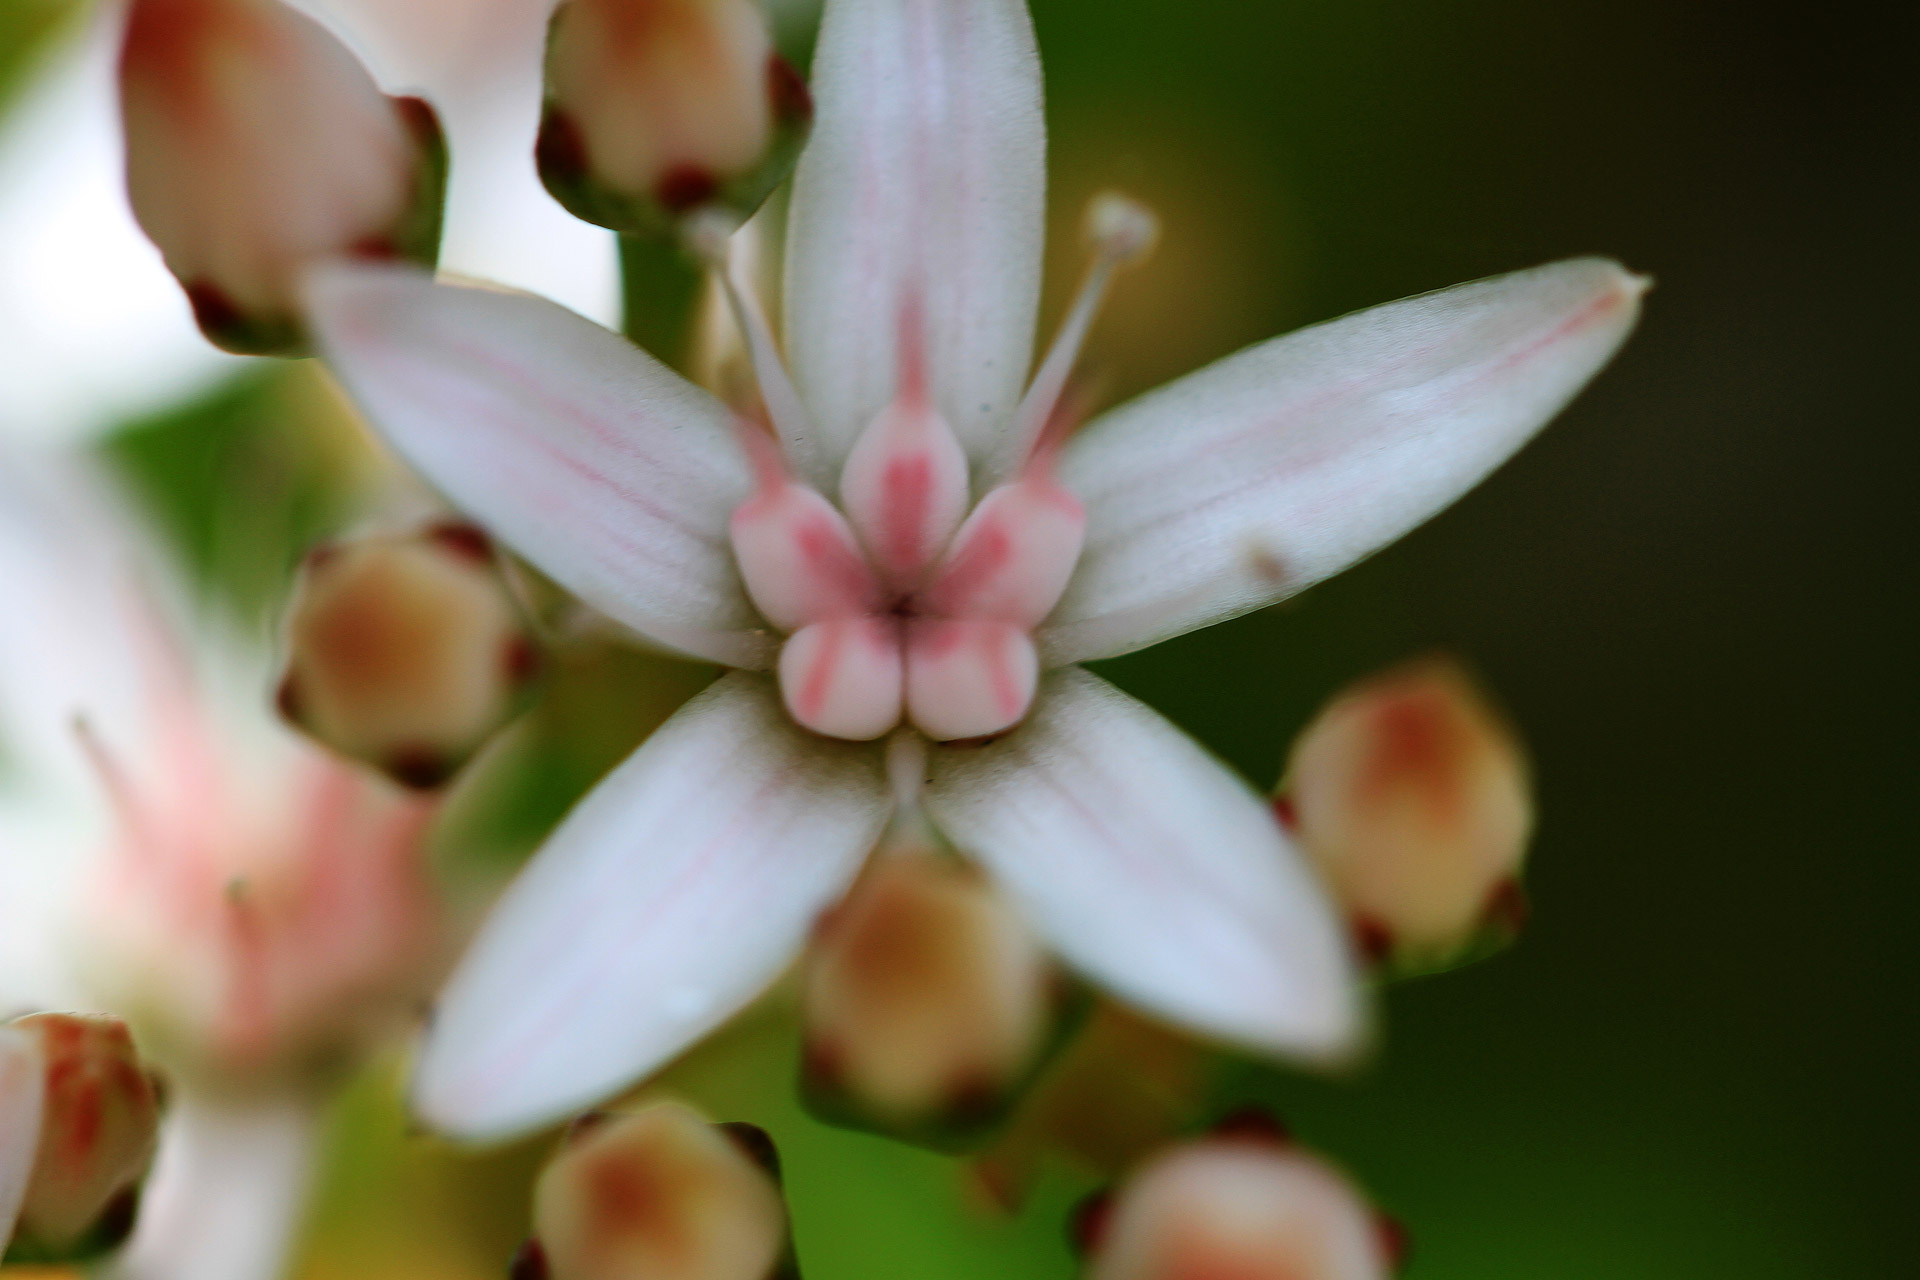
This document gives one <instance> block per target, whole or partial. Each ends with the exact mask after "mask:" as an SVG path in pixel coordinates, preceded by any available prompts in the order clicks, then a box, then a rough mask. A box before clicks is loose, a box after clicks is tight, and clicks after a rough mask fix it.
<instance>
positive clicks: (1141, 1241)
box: [1081, 1134, 1396, 1280]
mask: <svg viewBox="0 0 1920 1280" xmlns="http://www.w3.org/2000/svg"><path fill="white" fill-rule="evenodd" d="M1081 1223H1082V1225H1083V1227H1084V1228H1085V1230H1084V1231H1083V1235H1082V1244H1083V1246H1084V1247H1085V1249H1086V1252H1087V1255H1088V1266H1087V1276H1088V1278H1089V1280H1200V1277H1215V1276H1218V1277H1227V1276H1231V1277H1233V1278H1234V1280H1385V1277H1387V1276H1389V1275H1391V1274H1392V1273H1393V1271H1394V1269H1395V1267H1396V1258H1395V1253H1394V1244H1393V1241H1392V1240H1391V1238H1390V1236H1389V1233H1388V1232H1386V1231H1383V1229H1382V1225H1381V1220H1380V1219H1379V1217H1378V1216H1377V1215H1376V1214H1375V1213H1374V1211H1373V1209H1372V1207H1371V1206H1370V1205H1368V1203H1367V1202H1366V1200H1365V1199H1364V1198H1362V1196H1361V1195H1360V1194H1359V1193H1358V1192H1357V1191H1355V1190H1354V1188H1353V1187H1352V1186H1351V1185H1350V1184H1349V1183H1348V1182H1347V1180H1346V1179H1345V1178H1344V1177H1342V1176H1341V1175H1340V1174H1339V1173H1338V1172H1337V1171H1336V1170H1334V1169H1333V1168H1332V1167H1331V1166H1329V1165H1327V1164H1326V1163H1325V1162H1324V1161H1321V1160H1319V1159H1317V1158H1315V1157H1314V1156H1312V1155H1309V1154H1308V1153H1306V1152H1304V1151H1302V1150H1300V1149H1299V1148H1297V1147H1294V1146H1291V1145H1289V1144H1285V1143H1281V1142H1273V1141H1266V1140H1259V1139H1250V1138H1248V1137H1245V1136H1242V1135H1238V1134H1221V1135H1217V1136H1213V1137H1208V1138H1203V1139H1200V1140H1199V1141H1195V1142H1188V1143H1184V1144H1182V1145H1180V1146H1177V1147H1173V1148H1171V1149H1169V1150H1166V1151H1164V1152H1162V1153H1161V1154H1160V1155H1158V1156H1156V1157H1154V1158H1153V1159H1152V1160H1150V1161H1148V1162H1147V1163H1146V1164H1145V1165H1144V1166H1142V1167H1141V1168H1140V1169H1139V1171H1138V1172H1136V1173H1135V1174H1134V1175H1133V1176H1132V1177H1131V1178H1129V1179H1128V1180H1127V1182H1126V1183H1125V1184H1124V1185H1123V1186H1122V1187H1121V1188H1120V1189H1119V1191H1118V1192H1117V1193H1116V1194H1115V1195H1114V1196H1113V1198H1112V1199H1111V1200H1110V1201H1109V1202H1107V1203H1106V1204H1104V1205H1103V1206H1101V1207H1100V1210H1099V1211H1098V1212H1097V1213H1093V1214H1087V1215H1083V1216H1082V1219H1081Z"/></svg>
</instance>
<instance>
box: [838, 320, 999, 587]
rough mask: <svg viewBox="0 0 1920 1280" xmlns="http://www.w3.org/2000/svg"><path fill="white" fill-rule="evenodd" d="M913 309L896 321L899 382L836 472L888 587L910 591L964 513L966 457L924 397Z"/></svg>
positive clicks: (844, 503) (845, 505)
mask: <svg viewBox="0 0 1920 1280" xmlns="http://www.w3.org/2000/svg"><path fill="white" fill-rule="evenodd" d="M921 329H922V323H921V320H920V318H919V314H918V310H917V308H914V307H908V308H905V315H903V317H902V321H901V347H902V349H903V352H904V354H903V357H902V359H901V374H900V387H899V391H898V392H897V394H896V397H895V399H894V401H893V403H892V404H890V405H888V406H887V407H886V408H885V409H882V410H881V411H880V414H879V416H878V417H876V418H875V419H874V420H873V422H872V423H871V424H870V425H869V426H868V427H867V429H866V431H864V432H863V433H862V434H861V436H860V438H859V440H857V441H856V442H855V443H854V446H853V451H852V452H851V453H849V454H848V455H847V462H846V468H845V470H843V471H842V472H841V474H840V506H841V508H842V509H843V510H844V511H845V512H846V513H847V519H848V520H849V521H850V522H851V523H852V525H853V527H854V530H855V531H856V532H857V533H858V534H859V535H860V541H861V543H862V545H864V546H865V547H866V549H867V555H868V558H869V559H870V560H871V561H872V563H873V566H874V568H875V570H876V571H877V572H878V573H879V574H880V577H881V579H882V580H883V581H884V582H885V583H886V585H887V586H889V587H892V588H895V589H896V590H910V589H912V588H914V587H916V586H918V585H920V580H921V578H923V577H924V576H925V575H926V572H927V570H928V569H929V568H930V567H931V566H932V565H933V563H934V562H935V561H936V560H937V559H938V558H939V557H940V555H941V553H942V552H944V551H945V550H946V547H947V542H948V540H949V539H950V538H952V537H953V533H954V530H956V529H958V528H959V527H960V521H961V518H962V517H964V516H965V515H966V513H967V496H968V495H967V457H966V454H965V453H964V452H963V451H962V450H961V448H960V441H959V439H958V438H957V437H956V436H955V435H954V434H953V428H952V427H950V426H948V425H947V420H946V419H945V418H943V417H941V416H940V411H939V410H938V409H936V408H935V407H934V405H933V401H932V399H931V397H930V396H929V394H928V389H927V372H926V360H925V354H924V351H923V350H922V348H923V346H924V338H923V336H922V333H921Z"/></svg>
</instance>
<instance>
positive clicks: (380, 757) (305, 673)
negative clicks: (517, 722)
mask: <svg viewBox="0 0 1920 1280" xmlns="http://www.w3.org/2000/svg"><path fill="white" fill-rule="evenodd" d="M287 644H288V653H287V670H286V675H285V677H284V678H283V679H282V681H281V685H280V706H281V709H282V711H283V712H284V713H285V714H286V715H287V716H288V717H289V718H290V719H292V720H293V721H294V722H295V723H296V724H298V725H299V726H300V727H301V728H302V729H304V730H306V732H307V733H309V734H311V735H312V736H313V737H315V738H317V739H319V740H320V741H321V742H323V743H325V744H326V745H327V746H330V747H332V748H333V749H334V750H336V751H338V752H340V753H341V754H343V755H346V756H349V757H352V758H354V759H357V760H363V761H366V762H367V763H369V764H372V765H374V766H375V767H377V768H379V769H382V770H384V771H385V772H386V773H387V774H388V775H389V776H391V777H392V778H394V779H395V780H396V781H399V782H401V783H403V784H405V785H407V786H411V787H433V786H438V785H439V784H440V783H442V782H444V781H446V780H447V779H448V778H449V777H451V776H452V775H453V773H454V772H455V771H456V770H457V769H458V768H459V767H460V766H461V765H462V764H463V763H465V761H466V760H467V759H468V758H469V757H470V756H471V755H472V754H473V753H474V752H475V751H476V750H478V749H479V748H480V747H481V746H482V745H483V744H484V743H485V742H486V741H487V739H488V738H489V737H490V736H491V735H492V734H493V732H494V731H495V730H497V729H498V728H500V726H501V725H502V724H503V723H504V722H505V721H506V720H507V719H508V717H510V716H511V715H512V714H513V713H514V712H515V711H516V710H517V709H518V708H519V706H520V704H521V703H522V701H523V700H524V695H525V693H526V692H527V690H528V688H529V686H530V684H531V682H532V679H533V676H534V674H535V672H536V669H537V667H538V665H539V662H538V650H537V649H536V648H535V645H534V640H533V636H532V635H531V633H530V632H529V631H528V629H527V626H526V624H525V622H524V620H523V618H522V616H521V612H520V610H519V608H518V607H517V605H516V604H515V602H514V600H513V597H512V596H511V594H510V593H509V592H508V590H507V585H506V582H505V580H504V579H503V578H502V576H501V573H500V570H499V566H498V565H497V564H496V563H495V560H494V556H493V550H492V547H491V546H490V545H489V543H488V541H487V537H486V535H485V534H484V533H482V532H481V531H480V530H478V529H476V528H474V527H472V526H471V525H464V524H455V523H440V524H434V525H430V526H428V527H426V528H424V529H420V530H416V531H413V532H410V533H403V534H388V535H378V536H369V537H362V538H357V539H353V540H351V541H346V542H338V543H332V544H329V545H326V546H323V547H320V548H317V549H316V550H314V551H313V552H312V553H310V554H309V555H308V557H307V561H306V564H305V566H304V568H303V570H302V573H301V578H300V583H299V586H298V588H297V590H296V593H295V595H294V599H293V604H292V606H291V608H290V610H289V612H288V617H287Z"/></svg>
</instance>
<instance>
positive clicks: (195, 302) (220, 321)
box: [184, 280, 247, 333]
mask: <svg viewBox="0 0 1920 1280" xmlns="http://www.w3.org/2000/svg"><path fill="white" fill-rule="evenodd" d="M184 287H185V289H186V291H187V304H188V305H189V306H191V307H192V308H193V320H194V323H195V324H197V325H199V326H200V329H201V331H202V332H203V333H232V332H233V331H234V330H236V329H239V328H241V327H242V326H244V325H245V324H246V322H247V318H246V316H245V315H243V314H242V313H241V311H240V308H239V307H237V306H235V305H234V302H233V299H231V298H229V297H228V296H227V295H226V292H225V291H224V290H222V289H221V288H220V287H219V286H218V285H215V284H210V283H208V282H207V281H205V280H198V281H195V282H194V283H193V284H190V285H186V286H184Z"/></svg>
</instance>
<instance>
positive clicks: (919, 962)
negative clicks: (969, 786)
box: [803, 849, 1065, 1145]
mask: <svg viewBox="0 0 1920 1280" xmlns="http://www.w3.org/2000/svg"><path fill="white" fill-rule="evenodd" d="M1064 989H1065V988H1064V983H1063V982H1062V981H1061V978H1060V975H1059V974H1058V973H1057V971H1056V970H1055V969H1054V967H1053V965H1052V962H1051V961H1050V960H1049V958H1048V956H1047V953H1046V951H1045V949H1044V948H1043V947H1042V946H1041V945H1040V943H1039V942H1038V940H1037V939H1035V937H1034V936H1033V934H1032V933H1031V932H1029V931H1028V929H1027V927H1026V925H1025V924H1024V923H1023V922H1022V921H1021V919H1020V917H1019V916H1018V915H1017V914H1016V913H1015V912H1014V910H1013V909H1012V907H1011V906H1010V905H1009V904H1008V903H1007V902H1006V900H1005V899H1004V898H1002V897H1001V896H1000V895H999V894H998V893H997V892H995V890H994V889H993V887H992V886H991V885H990V884H988V883H987V882H986V881H985V880H984V879H983V878H982V877H981V876H980V875H979V874H978V873H977V872H975V871H974V870H973V869H972V868H971V867H968V866H966V865H965V864H962V863H960V862H958V861H956V860H954V859H952V858H947V857H943V856H941V855H939V854H937V853H934V852H932V851H926V850H918V849H916V850H912V851H904V852H883V853H882V854H881V856H880V857H878V858H877V859H876V860H875V862H874V865H873V866H872V868H871V869H870V870H869V871H868V872H867V874H866V876H865V877H863V878H862V879H861V881H860V882H859V883H858V884H857V885H855V886H854V888H853V890H852V892H851V893H849V894H848V896H847V898H846V900H845V901H844V902H842V903H841V904H840V906H838V907H837V908H835V910H834V911H833V912H832V913H831V914H830V915H829V916H828V917H827V918H826V919H825V920H824V921H823V922H822V923H821V926H820V929H819V931H818V933H817V934H816V935H815V938H814V941H813V945H812V947H811V948H810V949H809V951H808V954H807V961H806V975H805V995H804V1002H805V1004H804V1014H803V1018H804V1023H805V1027H806V1044H807V1048H806V1055H805V1068H804V1069H805V1073H806V1076H805V1081H804V1086H803V1092H804V1093H805V1095H806V1097H807V1098H808V1101H809V1102H810V1103H811V1104H813V1105H814V1107H815V1109H816V1110H818V1111H820V1112H822V1113H823V1114H824V1115H825V1116H827V1117H828V1118H830V1119H834V1120H837V1121H842V1122H846V1123H852V1124H857V1125H860V1126H862V1127H872V1128H877V1129H880V1130H881V1131H883V1132H887V1133H890V1134H894V1135H895V1136H902V1137H909V1138H914V1139H917V1140H920V1141H926V1142H932V1143H934V1144H935V1145H946V1144H948V1143H952V1142H960V1141H964V1140H965V1139H966V1138H968V1137H970V1136H972V1135H973V1134H974V1133H976V1132H977V1131H978V1130H979V1129H981V1128H982V1127H983V1126H985V1125H987V1124H990V1123H991V1122H993V1121H994V1120H997V1119H998V1118H999V1117H1000V1116H1001V1115H1002V1114H1004V1113H1005V1111H1006V1108H1007V1107H1008V1105H1010V1104H1011V1102H1012V1101H1013V1099H1014V1097H1015V1096H1016V1094H1017V1093H1018V1091H1019V1089H1020V1087H1021V1086H1023V1085H1024V1084H1026V1083H1027V1081H1028V1080H1029V1079H1030V1078H1031V1077H1032V1075H1033V1073H1034V1070H1035V1068H1036V1067H1037V1065H1038V1064H1039V1061H1040V1059H1041V1057H1042V1055H1043V1054H1044V1052H1045V1050H1046V1049H1047V1048H1048V1047H1049V1044H1050V1042H1051V1041H1052V1040H1053V1039H1054V1036H1053V1031H1054V1029H1055V1027H1056V1026H1057V1025H1058V1023H1059V1020H1060V1014H1061V1012H1062V1008H1061V1006H1062V1004H1063V996H1064Z"/></svg>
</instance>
